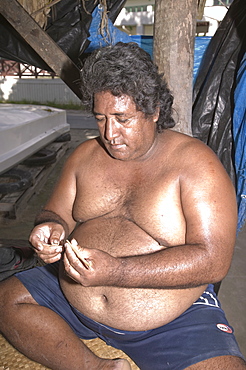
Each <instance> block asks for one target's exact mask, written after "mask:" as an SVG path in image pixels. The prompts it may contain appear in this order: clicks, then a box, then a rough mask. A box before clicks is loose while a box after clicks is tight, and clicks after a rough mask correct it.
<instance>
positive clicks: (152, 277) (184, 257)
mask: <svg viewBox="0 0 246 370" xmlns="http://www.w3.org/2000/svg"><path fill="white" fill-rule="evenodd" d="M221 259H222V257H221ZM219 260H220V256H217V258H215V257H214V258H213V257H212V256H211V254H210V253H209V252H208V251H207V250H206V248H204V247H202V246H200V245H182V246H175V247H170V248H166V249H162V250H160V251H158V252H154V253H150V254H147V255H139V256H133V257H130V256H129V257H122V258H121V262H122V265H121V269H120V271H121V277H120V276H119V282H118V284H116V285H119V286H125V287H129V288H131V287H132V288H135V287H138V288H150V289H153V288H154V289H155V288H156V289H183V288H192V287H196V286H200V285H204V284H207V283H215V282H218V281H220V280H221V279H222V278H224V276H225V275H226V273H227V271H228V269H229V266H230V263H227V262H228V261H225V263H224V264H223V263H220V262H219ZM217 262H219V263H217Z"/></svg>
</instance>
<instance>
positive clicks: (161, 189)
mask: <svg viewBox="0 0 246 370" xmlns="http://www.w3.org/2000/svg"><path fill="white" fill-rule="evenodd" d="M80 83H81V91H82V95H83V98H82V102H83V104H85V105H87V106H88V107H89V108H90V109H91V111H92V112H93V114H94V116H95V118H96V120H97V124H98V129H99V134H100V135H99V137H98V138H95V139H92V140H88V141H86V142H84V143H82V144H81V145H80V146H79V147H78V148H77V149H76V150H75V151H74V152H73V154H72V155H71V156H70V157H69V159H68V160H67V162H66V164H65V166H64V168H63V171H62V173H61V176H60V179H59V180H58V182H57V184H56V186H55V188H54V191H53V194H52V195H51V197H50V199H49V200H48V202H47V203H46V205H45V207H44V208H43V210H42V211H41V212H40V214H39V215H38V216H37V217H36V220H35V227H34V229H33V231H32V232H31V235H30V242H31V244H32V246H33V248H34V249H35V251H36V253H37V255H38V256H39V258H41V259H42V260H43V261H44V262H45V263H46V264H45V265H44V266H42V267H35V268H33V269H31V270H28V271H25V272H22V273H18V274H16V275H15V276H14V277H11V278H9V279H7V280H6V281H4V282H2V283H1V285H0V330H1V332H2V333H3V335H4V336H5V337H6V338H7V339H8V340H9V342H10V343H12V345H13V346H15V347H16V348H17V349H18V350H19V351H20V352H22V353H24V354H25V355H26V356H28V357H29V358H30V359H32V360H35V361H37V362H38V363H40V364H42V365H44V366H46V367H48V368H50V369H54V370H94V369H115V370H129V369H130V368H131V367H130V364H129V363H128V361H127V360H124V359H115V360H109V359H102V358H99V357H97V356H96V355H95V354H93V353H92V352H91V351H90V350H89V349H88V348H87V347H86V346H85V344H84V343H83V342H82V341H81V340H80V338H83V339H92V338H96V337H99V338H101V339H103V340H104V341H105V342H106V343H107V344H109V345H111V346H114V347H115V348H118V349H121V350H123V351H124V352H125V353H126V354H127V355H128V356H130V357H131V358H132V360H133V361H134V362H135V363H136V364H137V366H138V367H139V368H140V369H141V370H170V369H172V370H181V369H191V370H199V369H209V370H211V369H221V370H227V369H228V370H233V369H240V370H243V369H245V368H246V366H245V361H244V359H243V356H242V354H241V353H240V350H239V348H238V345H237V343H236V340H235V337H234V334H233V329H232V328H231V326H230V325H229V323H228V322H227V320H226V317H225V314H224V312H223V310H222V309H221V307H220V303H219V301H218V299H217V296H216V294H215V293H214V290H213V284H214V283H216V282H218V281H221V280H222V279H223V278H224V277H225V275H226V274H227V272H228V269H229V267H230V263H231V258H232V254H233V248H234V244H235V234H236V224H237V205H236V200H235V193H234V188H233V185H232V183H231V181H230V179H229V177H228V175H227V174H226V171H225V170H224V168H223V166H222V165H221V163H220V161H219V160H218V158H217V157H216V155H215V154H214V153H213V152H212V151H211V150H210V149H209V148H208V147H207V146H206V145H205V144H203V143H202V142H200V141H198V140H197V139H194V138H191V137H189V136H186V135H184V134H181V133H178V132H175V131H173V130H172V128H173V127H174V125H175V123H174V120H173V118H172V103H173V97H172V95H171V94H170V91H169V89H168V87H167V85H166V82H165V80H164V78H163V76H162V75H161V74H159V72H158V69H157V67H156V65H155V64H154V63H153V62H152V60H151V58H150V56H149V55H148V54H147V53H146V52H145V51H143V50H142V49H141V48H140V47H138V46H137V45H136V44H134V43H129V44H123V43H118V44H116V45H115V46H107V47H105V48H102V49H99V50H96V51H95V52H93V53H92V55H90V56H89V57H88V58H87V59H86V61H85V65H84V67H83V69H82V71H81V82H80Z"/></svg>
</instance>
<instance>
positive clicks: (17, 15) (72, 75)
mask: <svg viewBox="0 0 246 370" xmlns="http://www.w3.org/2000/svg"><path fill="white" fill-rule="evenodd" d="M0 13H1V14H2V15H3V17H4V18H5V19H6V20H7V21H8V22H9V23H10V24H11V25H12V27H13V28H14V29H15V30H16V31H17V32H18V33H19V35H20V36H21V37H22V38H23V39H24V40H25V41H26V42H27V43H28V44H29V45H30V46H31V47H32V48H33V50H35V52H36V53H37V54H38V55H39V56H40V57H41V58H42V59H43V60H44V61H45V62H46V64H47V65H48V66H49V67H50V68H51V69H52V70H53V71H54V72H55V73H56V74H57V75H58V76H59V77H60V78H61V79H62V80H63V81H64V82H65V84H66V85H68V86H69V87H70V89H71V90H72V91H73V92H74V93H75V94H76V95H77V97H78V98H81V91H80V88H79V79H80V71H79V69H78V67H77V66H76V65H75V64H74V63H73V61H72V60H71V59H70V58H69V57H68V56H67V55H66V54H65V53H64V51H63V50H62V49H61V48H60V47H59V46H58V45H57V44H56V43H55V42H54V41H53V40H52V38H51V37H50V36H49V35H48V34H47V33H46V32H45V31H44V30H43V29H42V28H41V27H40V26H39V25H38V24H37V23H36V22H35V21H34V19H33V18H32V17H31V16H30V15H29V14H28V13H27V12H26V10H25V9H24V8H23V7H22V6H21V5H20V4H19V3H18V1H17V0H0Z"/></svg>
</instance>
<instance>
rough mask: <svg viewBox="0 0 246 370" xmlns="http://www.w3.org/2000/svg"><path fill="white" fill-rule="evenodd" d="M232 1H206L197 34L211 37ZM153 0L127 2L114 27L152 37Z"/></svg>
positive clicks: (129, 32)
mask: <svg viewBox="0 0 246 370" xmlns="http://www.w3.org/2000/svg"><path fill="white" fill-rule="evenodd" d="M232 1H233V0H207V1H206V5H205V9H204V16H203V19H202V20H199V21H198V22H197V30H196V33H197V34H201V35H205V34H206V36H213V35H214V33H215V32H216V30H217V28H218V25H219V24H220V22H221V21H222V19H223V18H224V16H225V14H226V12H227V9H228V7H229V5H230V4H231V3H232ZM154 12H155V0H128V1H127V2H126V4H125V7H124V8H123V9H122V10H121V12H120V14H119V15H118V17H117V19H116V21H115V23H114V25H115V26H116V27H117V28H119V29H120V30H122V31H124V32H126V33H128V34H129V35H146V36H153V31H154Z"/></svg>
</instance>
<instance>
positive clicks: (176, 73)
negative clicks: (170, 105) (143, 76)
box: [154, 0, 198, 135]
mask: <svg viewBox="0 0 246 370" xmlns="http://www.w3.org/2000/svg"><path fill="white" fill-rule="evenodd" d="M197 4H198V2H197V0H164V1H163V0H155V27H154V61H155V63H156V64H157V65H158V66H159V71H160V72H164V75H165V78H166V80H167V83H168V85H169V88H170V89H171V91H172V93H173V95H174V110H175V112H177V114H175V117H174V118H175V120H176V122H177V124H176V126H175V128H174V129H175V130H176V131H180V132H183V133H186V134H188V135H191V112H192V84H193V61H194V40H195V29H196V16H197Z"/></svg>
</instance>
